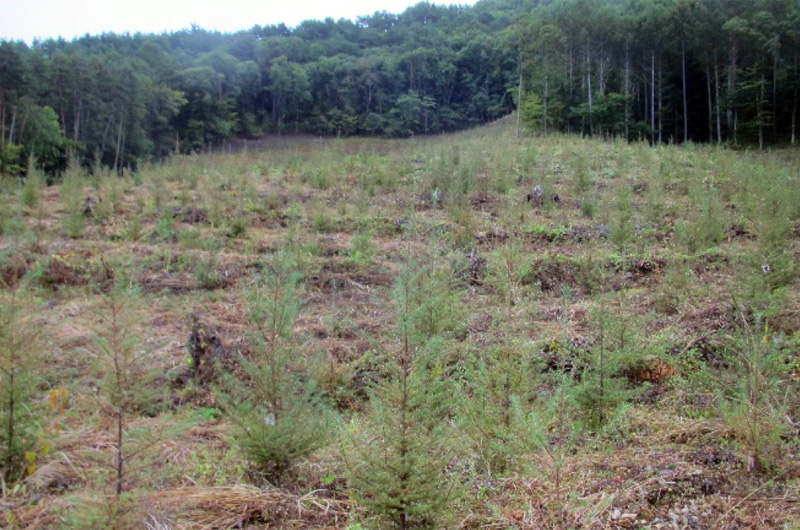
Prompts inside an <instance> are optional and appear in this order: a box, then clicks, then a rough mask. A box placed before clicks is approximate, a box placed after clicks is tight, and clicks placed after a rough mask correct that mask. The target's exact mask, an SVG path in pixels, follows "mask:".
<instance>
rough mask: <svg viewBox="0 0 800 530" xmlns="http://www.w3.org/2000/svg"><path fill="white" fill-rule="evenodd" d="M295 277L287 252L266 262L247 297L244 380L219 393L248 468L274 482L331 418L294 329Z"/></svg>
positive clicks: (322, 434) (318, 439)
mask: <svg viewBox="0 0 800 530" xmlns="http://www.w3.org/2000/svg"><path fill="white" fill-rule="evenodd" d="M300 277H301V275H300V274H299V273H298V272H297V270H296V267H295V262H294V259H293V257H292V256H291V255H290V254H287V253H279V254H277V255H275V256H274V257H273V258H272V259H271V260H270V261H269V262H268V263H266V265H265V267H264V271H263V273H262V275H261V277H260V278H258V280H257V283H256V285H255V286H254V288H253V289H252V290H251V291H250V293H249V295H248V296H247V304H248V309H249V313H250V315H249V317H250V324H251V325H252V327H253V332H252V333H251V335H250V346H251V348H252V350H253V356H252V358H249V359H243V360H242V361H241V365H242V368H243V369H244V372H245V374H246V377H245V378H244V380H242V381H239V380H234V379H233V378H229V379H228V380H227V384H226V388H225V391H224V392H222V393H221V394H220V398H221V402H222V404H223V407H224V408H225V409H226V410H227V411H228V413H229V418H230V420H231V421H232V422H233V424H234V426H235V434H234V440H235V443H236V444H237V445H238V446H239V449H240V450H241V451H242V452H243V453H244V455H245V457H246V458H247V459H248V460H249V462H250V464H251V466H252V470H253V471H254V472H255V473H257V474H260V475H261V476H263V478H265V479H266V480H268V481H272V482H275V483H280V482H281V480H282V479H283V478H284V476H285V475H286V473H287V472H288V471H289V470H290V469H291V466H292V464H293V463H294V462H295V461H296V460H297V459H299V458H302V457H304V456H306V455H308V454H309V453H311V452H312V451H313V450H315V449H317V448H318V447H320V446H321V445H322V444H323V443H324V441H325V440H326V438H327V434H328V431H329V427H330V423H331V416H330V413H329V412H328V411H327V410H325V408H324V407H323V406H322V404H321V403H320V402H319V400H318V399H317V397H316V395H315V389H314V387H313V384H312V383H311V381H312V379H311V378H310V377H309V372H308V370H307V369H306V368H307V367H306V366H304V359H303V358H302V356H301V355H300V354H299V348H298V342H297V338H296V336H295V333H294V329H293V328H294V324H295V321H296V319H297V314H298V311H299V306H300V286H299V281H300Z"/></svg>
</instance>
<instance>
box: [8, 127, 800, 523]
mask: <svg viewBox="0 0 800 530" xmlns="http://www.w3.org/2000/svg"><path fill="white" fill-rule="evenodd" d="M262 147H264V148H263V149H255V148H252V147H251V148H250V149H248V150H246V151H241V152H237V153H217V154H208V155H198V156H191V157H182V158H176V159H174V160H172V161H170V162H169V163H166V164H162V165H154V166H151V167H145V168H143V169H142V171H141V172H139V173H137V174H135V175H126V176H125V177H123V178H118V177H116V176H112V175H109V174H102V173H101V174H95V175H91V176H89V175H85V174H82V173H80V172H79V171H71V172H70V173H69V174H68V175H67V176H66V177H65V180H64V182H63V183H62V184H58V185H54V186H50V187H47V186H45V185H44V183H43V180H42V179H38V180H36V181H33V180H31V181H28V182H25V183H24V184H18V183H14V182H5V183H4V189H3V200H2V204H1V205H0V222H1V223H2V229H3V237H2V240H0V242H1V245H2V262H1V265H2V267H1V268H0V277H1V278H2V281H3V285H4V289H3V292H2V295H3V297H4V302H3V303H4V306H6V307H11V305H10V301H11V299H12V297H13V300H14V304H15V305H14V306H13V307H15V308H18V310H15V311H14V312H13V314H9V315H8V316H6V315H5V314H4V315H3V318H4V319H5V320H4V324H3V326H4V327H3V328H2V330H3V332H4V333H8V334H10V335H8V337H10V339H9V340H6V341H5V344H8V345H13V344H16V342H15V340H16V339H14V333H16V331H13V330H19V333H23V330H24V333H25V334H27V335H30V334H31V330H33V331H34V333H33V334H35V335H36V337H37V340H36V341H35V343H34V344H35V345H36V352H35V356H34V357H33V359H35V362H33V363H30V362H20V361H19V359H18V358H17V357H15V356H14V354H13V353H14V351H15V350H14V348H13V347H12V346H3V348H4V349H3V350H2V355H0V362H2V363H3V370H4V375H3V380H2V383H3V385H4V387H3V390H4V395H10V394H9V393H8V392H9V390H8V389H9V388H10V387H9V385H10V383H9V379H8V376H7V375H5V374H8V373H10V370H12V369H13V370H17V371H18V373H20V374H23V375H24V379H19V380H25V381H28V382H27V383H26V392H25V393H19V394H18V395H19V396H20V399H22V398H23V396H25V395H30V397H29V398H27V399H26V401H25V402H24V409H17V413H16V414H17V415H16V416H15V420H14V421H16V422H17V424H18V425H19V426H21V427H20V428H21V429H22V428H24V430H19V431H18V433H24V436H21V435H20V436H18V437H17V440H19V442H20V443H21V444H23V445H21V446H19V447H18V448H17V449H16V451H17V453H15V454H16V457H19V458H18V459H17V461H16V463H15V464H14V465H11V464H10V463H9V464H8V465H6V467H4V470H5V484H6V487H5V489H4V491H3V499H2V503H3V504H2V506H3V510H2V511H3V512H4V514H5V515H4V517H5V520H4V523H3V524H4V527H8V528H26V527H28V528H97V527H99V526H103V525H105V526H109V527H116V528H124V527H128V526H130V527H138V528H141V527H142V525H143V524H145V525H149V527H150V528H209V527H212V528H229V527H233V526H236V525H243V526H246V527H253V528H258V527H281V528H352V529H355V528H365V529H366V528H386V527H396V528H432V527H440V528H445V527H447V528H578V527H581V528H601V527H602V528H637V527H647V528H661V527H664V528H667V527H671V526H670V525H678V527H687V526H688V527H691V526H692V525H695V526H696V525H699V526H701V527H709V528H710V527H714V528H734V527H735V528H764V527H772V528H783V527H785V528H793V527H795V526H796V525H797V524H800V515H798V513H797V508H796V507H797V499H798V496H797V495H798V482H797V477H798V476H799V475H798V470H797V469H796V467H794V464H793V462H795V461H796V456H797V450H798V447H797V430H796V429H797V428H796V425H797V424H796V422H797V421H798V417H799V415H800V413H799V412H798V405H800V403H798V400H797V398H796V369H797V368H796V363H797V355H798V344H800V335H798V330H800V314H798V311H797V301H798V300H799V299H800V290H798V283H797V272H798V271H797V266H796V263H797V257H798V251H800V246H799V241H798V232H799V231H798V219H799V218H800V153H798V152H797V151H794V150H785V151H777V152H773V153H754V152H737V151H728V150H722V149H717V148H713V147H708V146H694V145H692V146H681V147H671V146H660V147H656V148H651V147H649V146H648V145H645V144H627V143H624V142H619V141H609V142H599V141H594V140H584V139H580V138H577V137H574V136H555V135H554V136H548V137H535V138H517V137H515V136H514V135H513V131H512V128H511V127H507V126H506V125H504V124H498V125H495V126H492V127H487V128H483V129H478V130H474V131H469V132H465V133H461V134H458V135H454V136H442V137H432V138H424V139H413V140H403V141H383V140H363V139H352V140H329V141H324V142H319V141H315V140H311V139H295V140H293V141H289V142H280V143H275V144H267V145H266V146H262ZM534 185H541V186H542V187H543V189H544V191H545V195H544V201H543V203H542V205H541V206H539V207H536V206H533V205H531V204H530V203H529V202H527V201H526V199H525V198H526V194H527V193H528V192H529V191H530V189H531V188H532V187H533V186H534ZM87 199H91V200H87ZM279 251H280V252H281V253H282V254H281V255H288V256H291V263H292V270H293V273H294V274H296V275H297V279H298V280H299V283H298V284H297V285H298V291H297V293H296V294H297V296H298V297H297V299H296V300H295V301H294V302H292V304H295V305H296V307H295V306H293V307H295V309H294V310H296V319H293V320H291V321H282V322H281V325H282V326H284V328H280V329H277V328H276V330H273V331H274V333H275V335H274V336H273V335H270V333H269V330H266V331H265V330H264V329H261V327H259V326H256V325H255V324H254V323H255V322H271V320H270V319H268V318H264V314H275V311H276V310H275V307H281V305H280V304H279V303H278V304H277V305H275V303H274V302H275V300H278V301H279V299H280V296H279V295H277V294H276V295H275V298H274V299H273V300H272V302H273V303H271V304H262V305H264V306H265V307H270V308H272V309H269V310H264V311H266V312H267V313H264V314H262V313H259V311H261V310H260V309H258V308H259V307H260V306H259V303H258V300H256V299H255V298H254V296H253V293H257V292H259V291H258V290H257V289H259V288H260V287H259V286H262V285H263V281H265V280H264V279H265V278H267V279H268V278H271V276H270V274H271V273H272V272H274V271H272V272H271V267H273V265H272V264H273V262H274V257H275V255H277V253H278V252H279ZM270 285H273V284H270ZM274 285H278V286H279V284H278V283H276V284H274ZM404 285H405V287H403V286H404ZM120 287H122V288H124V289H125V293H126V297H128V298H126V299H131V300H132V302H131V304H130V306H129V307H130V309H126V311H127V312H126V314H125V318H124V322H125V328H124V330H125V332H126V333H128V332H129V333H130V335H131V336H132V337H134V338H135V339H136V342H138V345H136V344H135V343H134V342H133V341H131V342H124V344H122V345H121V346H120V347H119V348H118V350H117V351H123V352H133V353H130V354H131V355H133V359H134V360H135V363H132V364H131V366H130V367H129V368H130V369H129V370H128V371H127V372H126V371H125V370H124V369H123V370H122V372H123V373H121V377H126V376H127V377H132V378H135V383H136V385H132V384H129V383H126V384H122V385H117V386H116V387H115V386H114V385H113V384H111V383H110V381H111V382H113V377H112V376H114V375H115V372H114V369H112V368H110V367H109V366H108V363H107V362H105V363H103V362H100V363H99V362H97V359H98V355H99V354H100V353H103V352H106V355H105V359H106V361H107V360H108V359H112V360H113V359H114V355H110V356H109V355H108V354H107V352H109V351H111V352H112V353H113V352H114V351H115V350H114V348H113V347H111V348H110V347H109V343H111V342H113V340H114V339H113V337H114V336H115V335H114V333H113V332H112V331H111V329H110V328H109V326H110V325H112V326H113V324H109V323H108V322H107V317H108V313H107V312H103V307H107V305H108V300H109V297H110V293H111V292H114V289H117V288H120ZM274 289H275V291H274V292H276V293H277V292H279V287H275V288H274ZM403 289H405V290H403ZM256 298H257V297H256ZM265 299H269V297H268V296H267V295H265ZM287 303H288V302H287ZM294 310H293V311H294ZM101 316H102V318H101ZM286 325H288V327H285V326H286ZM5 336H6V335H4V337H5ZM19 336H21V335H19ZM190 336H191V337H194V339H192V340H191V341H190ZM278 336H280V337H281V340H280V344H281V346H280V356H279V357H274V356H271V355H272V354H270V352H272V351H277V350H274V348H273V346H272V345H274V344H278V340H277V338H276V337H278ZM12 339H13V340H12ZM98 341H99V342H98ZM190 342H192V344H195V346H197V345H198V344H201V345H202V351H201V352H199V353H198V350H197V347H196V348H195V351H194V352H193V354H194V355H195V356H194V357H193V355H190V353H189V352H187V343H190ZM98 344H100V345H102V348H99V346H98ZM217 345H218V347H217ZM404 345H407V346H404ZM112 346H113V344H112ZM122 346H124V347H122ZM109 348H110V349H109ZM126 348H130V349H126ZM12 350H14V351H12ZM20 351H21V350H20ZM31 355H33V353H31ZM204 355H205V357H204ZM276 355H277V354H276ZM275 358H279V359H280V361H279V362H280V364H279V365H278V364H276V365H275V366H270V365H269V363H270V362H273V361H272V360H271V359H275ZM26 359H27V357H26ZM203 362H207V363H208V366H212V365H213V369H211V370H209V369H208V366H200V363H203ZM275 362H277V361H275ZM258 366H262V367H267V368H263V370H261V371H259V368H258ZM143 368H146V371H147V374H145V375H143V374H142V373H141V370H142V369H143ZM273 374H283V375H284V376H285V377H286V378H287V379H286V380H287V381H289V380H291V384H289V383H287V382H282V383H280V384H278V383H275V382H274V376H273ZM271 378H272V379H271ZM31 380H33V382H30V381H31ZM254 381H259V383H258V389H259V391H258V392H248V391H247V388H248V385H252V384H254V383H253V382H254ZM403 381H405V383H403ZM273 383H274V384H275V385H276V386H275V389H283V390H280V391H277V390H276V392H278V394H280V393H281V392H283V394H281V395H277V396H275V395H271V394H270V391H271V390H270V389H271V386H270V385H271V384H273ZM142 385H144V386H145V387H146V389H143V390H142V392H137V393H136V394H135V395H133V394H130V395H129V394H124V395H120V394H119V393H115V391H114V388H121V389H127V388H133V387H134V386H135V387H139V386H142ZM398 385H399V386H398ZM226 388H236V392H231V391H226ZM251 388H252V387H251ZM287 388H289V389H291V390H286V389H287ZM403 389H405V390H403ZM31 390H33V392H31ZM286 392H288V393H289V394H291V396H288V395H287V394H286ZM415 392H416V393H415ZM145 395H146V396H147V399H144V398H142V396H145ZM255 395H259V396H261V397H260V398H259V400H258V403H254V402H252V400H253V399H254V398H253V397H252V396H255ZM248 396H250V397H249V398H248ZM289 397H291V398H292V399H294V400H299V399H301V398H302V400H303V403H304V405H303V406H305V407H306V408H307V409H308V410H312V409H313V410H317V408H318V407H322V408H325V412H324V414H323V416H324V417H318V418H315V419H314V421H311V420H304V422H303V427H304V429H318V430H319V432H320V434H319V436H318V437H317V439H316V440H315V441H314V443H310V442H309V443H306V444H305V445H304V449H303V450H302V451H298V452H295V453H293V452H292V451H288V453H289V455H290V456H291V461H290V460H289V457H288V456H287V457H286V459H285V460H282V461H281V462H280V466H281V467H280V471H281V473H280V485H281V488H277V487H274V486H268V484H269V483H270V482H272V483H275V482H276V480H274V478H275V477H270V476H269V470H270V469H274V466H275V462H272V461H271V460H270V458H272V457H271V456H270V455H273V454H274V453H275V450H274V447H273V446H270V445H269V444H270V443H273V444H274V443H275V442H274V440H276V439H277V440H280V444H281V445H283V446H285V445H286V444H288V443H291V441H289V442H286V440H287V439H288V440H291V436H290V433H291V429H289V430H281V431H280V432H281V435H280V436H277V435H276V436H273V434H274V433H273V431H272V430H271V426H272V425H273V424H275V425H280V421H281V414H282V413H283V410H284V409H283V408H282V407H284V405H281V403H283V402H286V401H290V400H289V399H288V398H289ZM120 399H121V400H122V401H121V402H122V403H124V407H120V406H114V405H113V403H115V402H117V401H115V400H120ZM248 399H249V400H250V401H248ZM7 404H8V400H7V399H6V400H5V401H4V402H3V405H2V406H1V407H0V410H2V411H3V413H4V419H3V422H4V423H3V426H4V432H7V423H8V421H7V418H9V417H10V416H8V406H7ZM312 404H313V406H312ZM121 408H122V409H124V411H125V417H124V419H122V418H121V417H120V416H119V412H118V411H119V410H120V409H121ZM20 410H24V412H25V414H21V413H20ZM298 410H299V409H298ZM404 411H405V412H408V414H407V415H404ZM308 414H311V412H309V413H308ZM308 414H306V416H307V415H308ZM262 416H263V417H264V421H265V422H266V427H265V426H261V425H259V432H261V433H262V434H263V436H261V438H260V442H259V443H262V444H266V445H262V446H259V447H255V448H254V447H252V446H243V445H242V444H241V443H240V442H238V441H237V440H241V439H242V438H243V435H246V434H247V433H248V432H249V431H248V430H247V422H253V421H260V420H254V419H253V418H254V417H257V418H261V417H262ZM406 417H408V418H413V420H410V423H409V424H408V425H407V427H408V428H407V429H406V428H405V427H404V428H397V427H398V426H403V425H404V424H402V421H404V420H402V421H401V420H398V419H397V418H406ZM387 418H393V419H392V420H391V423H392V430H391V432H390V431H388V430H382V429H388V426H387V425H386V421H384V420H386V419H387ZM270 422H272V423H270ZM320 422H322V423H324V424H325V426H324V427H323V426H321V423H320ZM120 424H123V431H124V432H123V436H122V437H121V438H120V437H118V434H119V432H118V427H119V425H120ZM262 431H263V432H262ZM323 431H324V432H323ZM275 432H277V431H275ZM380 433H384V434H383V435H381V434H380ZM304 436H305V438H304V439H305V440H306V441H308V440H309V439H308V436H307V433H306V434H305V435H304ZM381 436H383V437H381ZM244 437H245V438H246V437H247V436H244ZM287 437H288V438H287ZM4 440H6V438H4ZM271 440H273V441H271ZM404 440H405V441H404ZM382 444H383V445H382ZM15 447H16V446H15ZM118 447H126V448H127V447H130V448H131V449H130V450H131V451H132V452H134V453H135V455H134V456H132V457H131V458H130V460H125V470H124V472H122V473H120V472H119V469H118V468H115V466H114V465H110V464H109V463H110V462H115V463H118V462H119V459H117V458H116V457H117V456H118V452H117V448H118ZM367 448H369V449H367ZM414 448H416V449H414ZM406 450H408V451H410V452H409V455H416V456H415V458H417V460H415V461H414V463H413V464H412V465H410V467H409V468H408V473H401V474H400V475H402V476H403V477H406V478H398V476H394V477H392V476H391V473H386V472H382V471H380V466H378V465H377V464H375V465H373V466H372V467H370V466H369V464H370V463H371V462H372V463H375V462H379V461H383V462H386V461H388V460H387V459H388V458H389V457H390V456H394V457H396V456H397V455H398V454H400V453H402V452H403V451H406ZM413 450H417V451H419V452H418V453H413ZM254 454H255V455H261V456H259V458H261V457H263V458H264V459H266V460H267V461H266V462H258V461H253V460H258V459H257V458H255V459H254V457H252V455H254ZM282 454H283V453H282ZM248 455H249V456H248ZM12 456H13V455H12ZM284 456H286V455H284ZM353 458H357V459H358V461H357V463H356V462H354V461H353ZM409 458H411V456H409ZM9 462H11V461H10V460H9ZM403 462H406V461H403ZM259 464H260V465H259ZM398 465H399V464H398ZM403 465H406V463H404V464H403ZM365 466H366V467H365ZM393 469H395V468H393ZM265 470H267V471H265ZM423 470H424V472H421V471H423ZM370 473H373V474H370ZM415 473H416V474H415ZM365 475H366V476H365ZM408 476H413V477H416V478H414V479H413V481H410V480H411V479H408V480H407V477H408ZM380 480H383V481H386V482H385V484H386V487H385V488H383V489H382V488H380V487H379V488H377V489H376V488H375V487H374V485H375V483H376V482H377V481H380ZM398 480H399V481H400V484H401V485H403V487H407V488H411V489H410V490H409V491H411V493H409V495H410V496H411V497H413V495H412V493H414V492H425V491H428V492H429V493H428V494H427V498H426V499H425V502H423V501H422V500H420V501H419V502H416V503H415V502H406V504H405V505H403V506H402V507H401V508H400V511H399V512H398V511H397V510H398V509H397V508H396V507H394V505H393V504H392V503H391V502H385V500H384V499H381V498H380V493H381V492H382V491H390V490H391V489H392V488H394V487H397V485H398V482H397V481H398ZM403 480H406V482H403ZM414 481H416V482H414ZM378 483H380V482H378ZM409 484H412V485H414V486H413V487H412V486H409ZM117 485H119V488H120V490H121V491H123V494H122V495H120V496H117V495H116V494H115V491H114V490H115V489H116V487H117ZM248 485H255V486H258V488H253V487H251V486H248ZM356 487H357V488H358V489H357V490H356V489H355V488H356ZM414 488H416V489H414ZM433 491H437V492H438V493H437V494H436V495H433V494H432V493H430V492H433ZM443 491H444V492H446V495H444V494H443V493H442V492H443ZM442 495H444V497H443V496H442ZM88 499H91V500H92V502H88V501H87V500H88ZM404 502H405V501H404ZM404 517H405V518H404ZM143 521H144V523H143ZM248 525H249V526H248ZM404 525H405V526H404Z"/></svg>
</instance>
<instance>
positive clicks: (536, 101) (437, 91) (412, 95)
mask: <svg viewBox="0 0 800 530" xmlns="http://www.w3.org/2000/svg"><path fill="white" fill-rule="evenodd" d="M798 89H800V2H799V1H798V0H481V1H479V2H478V3H477V4H475V6H473V7H467V6H437V5H435V4H431V3H427V2H422V3H419V4H417V5H415V6H413V7H410V8H408V9H407V10H406V11H405V12H403V13H402V14H391V13H387V12H376V13H374V14H372V15H367V16H363V17H360V18H358V20H357V21H355V22H353V21H350V20H346V19H341V20H338V21H335V20H333V19H331V18H328V19H326V20H323V21H319V20H308V21H305V22H303V23H301V24H300V25H298V26H297V27H295V28H289V27H286V26H285V25H283V24H281V25H277V26H275V25H273V26H259V25H255V26H253V27H252V28H251V29H249V30H246V31H240V32H237V33H232V34H230V33H218V32H210V31H206V30H204V29H202V28H199V27H195V26H193V27H192V28H190V29H186V30H183V31H179V32H174V33H165V34H158V35H154V34H135V35H129V34H124V35H117V34H102V35H86V36H84V37H81V38H77V39H74V40H72V41H65V40H63V39H58V40H53V39H51V40H45V41H34V42H33V43H32V44H31V45H27V44H25V43H23V42H13V41H0V172H2V173H11V174H13V173H19V172H21V171H23V172H24V170H25V168H26V166H27V165H28V164H30V163H31V162H32V161H35V162H34V163H35V164H36V165H37V166H39V167H40V168H42V169H44V170H46V171H49V172H57V171H59V170H60V169H62V168H63V167H65V165H66V164H67V159H68V157H69V155H70V154H72V156H74V157H75V158H76V159H77V160H78V161H79V162H80V163H81V164H83V165H86V166H90V165H93V164H100V165H104V166H107V167H111V168H113V169H116V170H117V171H122V170H123V168H133V167H135V166H136V164H137V163H139V162H140V161H143V160H153V159H162V158H164V157H166V156H168V155H170V154H171V153H174V152H184V153H185V152H191V151H196V150H202V149H206V148H208V147H211V146H216V145H221V144H224V143H225V142H227V141H230V140H231V139H234V138H242V137H244V138H252V137H259V136H263V135H265V134H270V133H278V134H280V133H310V134H316V135H380V136H389V137H407V136H411V135H414V134H432V133H440V132H444V131H453V130H457V129H461V128H465V127H469V126H473V125H477V124H481V123H485V122H488V121H491V120H494V119H497V118H499V117H501V116H503V115H506V114H508V113H510V112H512V111H514V110H515V109H516V108H517V106H518V105H519V102H520V100H521V101H522V105H521V107H522V109H523V113H521V114H522V117H523V122H524V125H526V126H527V128H529V129H537V130H542V131H543V132H548V131H563V132H569V133H580V134H584V135H600V136H621V137H624V138H627V139H629V140H646V141H650V142H653V143H656V142H686V141H699V142H713V143H728V144H734V145H739V144H756V145H759V146H762V147H763V146H764V145H766V144H780V143H792V144H793V143H795V141H796V122H797V106H798Z"/></svg>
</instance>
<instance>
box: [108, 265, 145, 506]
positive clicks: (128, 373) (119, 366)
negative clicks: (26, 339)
mask: <svg viewBox="0 0 800 530" xmlns="http://www.w3.org/2000/svg"><path fill="white" fill-rule="evenodd" d="M114 273H116V274H117V275H118V276H119V275H120V269H114ZM112 274H113V273H112ZM138 302H139V299H138V292H137V291H136V290H135V289H132V288H130V287H129V286H128V285H125V283H124V282H123V281H121V280H120V279H118V278H117V279H115V280H113V284H112V285H111V287H110V289H109V291H108V293H106V294H105V295H104V296H103V298H102V300H101V302H100V305H99V307H98V308H97V310H96V312H95V316H96V322H95V323H94V324H93V325H92V327H93V328H94V334H93V348H92V353H93V361H94V369H95V375H96V378H97V386H98V392H97V400H98V402H99V405H100V411H101V414H104V415H107V416H109V417H110V418H111V419H112V421H111V424H110V425H111V429H112V434H113V436H112V440H113V441H112V443H111V446H112V448H113V455H112V458H111V460H110V461H108V460H106V459H105V458H104V457H101V459H102V463H103V464H105V465H106V466H107V467H108V468H110V469H111V470H112V474H113V477H114V478H113V480H112V483H113V485H114V492H115V494H116V496H120V495H122V493H123V492H124V491H125V489H126V486H127V483H128V481H129V478H130V477H131V475H132V474H134V473H135V472H136V471H137V470H139V469H141V468H142V467H143V466H145V465H147V461H146V459H144V458H143V453H144V451H145V450H146V449H147V448H148V447H151V446H152V445H153V444H154V443H156V442H157V440H158V433H153V432H146V431H145V430H142V429H135V428H133V427H132V426H131V423H132V422H133V420H134V419H136V418H137V417H139V416H141V415H142V413H143V412H144V411H147V410H152V407H153V406H154V405H155V404H156V403H157V402H158V401H159V396H158V389H157V386H156V385H155V384H154V381H155V377H156V372H155V371H154V370H153V369H152V359H151V357H150V355H151V353H152V352H151V351H150V350H149V349H148V348H146V347H145V346H144V345H143V344H142V343H141V341H140V339H139V336H138V335H137V334H136V327H135V326H136V313H137V311H136V309H137V303H138Z"/></svg>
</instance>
